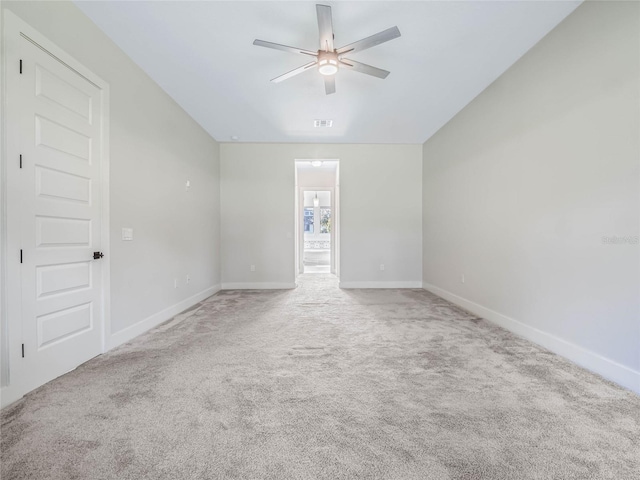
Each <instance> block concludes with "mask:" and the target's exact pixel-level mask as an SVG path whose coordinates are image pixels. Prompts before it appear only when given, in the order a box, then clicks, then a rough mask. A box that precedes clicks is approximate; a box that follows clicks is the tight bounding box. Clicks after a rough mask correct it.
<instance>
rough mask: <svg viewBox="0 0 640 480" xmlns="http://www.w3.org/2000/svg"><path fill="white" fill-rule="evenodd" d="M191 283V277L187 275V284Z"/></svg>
mask: <svg viewBox="0 0 640 480" xmlns="http://www.w3.org/2000/svg"><path fill="white" fill-rule="evenodd" d="M189 283H191V277H190V276H189V275H187V285H189Z"/></svg>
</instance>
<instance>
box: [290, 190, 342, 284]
mask: <svg viewBox="0 0 640 480" xmlns="http://www.w3.org/2000/svg"><path fill="white" fill-rule="evenodd" d="M304 192H331V205H330V206H331V218H332V220H333V225H332V226H331V261H330V268H329V270H330V272H331V273H332V274H334V275H336V274H337V272H338V268H337V262H336V259H337V258H338V256H337V255H336V253H337V250H338V243H337V241H336V238H337V236H336V231H337V229H336V224H337V218H338V216H337V215H336V212H337V205H336V189H335V187H298V205H296V217H297V223H296V226H297V229H298V231H297V232H296V239H297V243H298V248H297V249H296V250H297V252H298V261H297V265H298V271H297V272H296V277H297V276H298V275H300V274H302V273H304V263H303V258H304V222H303V221H302V212H303V211H304Z"/></svg>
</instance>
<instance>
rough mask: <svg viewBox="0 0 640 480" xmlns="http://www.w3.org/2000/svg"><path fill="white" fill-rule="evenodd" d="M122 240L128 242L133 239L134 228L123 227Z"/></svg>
mask: <svg viewBox="0 0 640 480" xmlns="http://www.w3.org/2000/svg"><path fill="white" fill-rule="evenodd" d="M122 240H124V241H126V242H130V241H131V240H133V228H123V229H122Z"/></svg>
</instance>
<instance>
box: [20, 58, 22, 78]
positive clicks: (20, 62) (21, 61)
mask: <svg viewBox="0 0 640 480" xmlns="http://www.w3.org/2000/svg"><path fill="white" fill-rule="evenodd" d="M20 75H22V59H20Z"/></svg>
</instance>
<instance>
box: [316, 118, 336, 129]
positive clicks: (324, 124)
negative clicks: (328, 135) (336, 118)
mask: <svg viewBox="0 0 640 480" xmlns="http://www.w3.org/2000/svg"><path fill="white" fill-rule="evenodd" d="M313 126H314V127H326V128H329V127H333V120H314V121H313Z"/></svg>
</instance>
